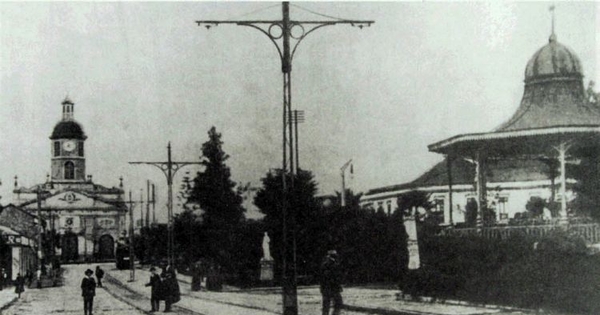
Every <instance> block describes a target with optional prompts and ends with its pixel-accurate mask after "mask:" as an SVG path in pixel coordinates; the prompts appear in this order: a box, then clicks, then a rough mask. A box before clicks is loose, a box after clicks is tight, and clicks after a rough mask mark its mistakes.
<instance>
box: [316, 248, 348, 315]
mask: <svg viewBox="0 0 600 315" xmlns="http://www.w3.org/2000/svg"><path fill="white" fill-rule="evenodd" d="M320 280H321V281H320V282H321V295H322V296H323V315H329V307H330V304H331V301H332V300H333V315H339V314H340V312H341V310H342V304H343V300H342V273H341V270H340V264H339V261H338V255H337V252H336V251H335V250H330V251H328V252H327V256H325V259H323V263H321V279H320Z"/></svg>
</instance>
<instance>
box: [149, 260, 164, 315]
mask: <svg viewBox="0 0 600 315" xmlns="http://www.w3.org/2000/svg"><path fill="white" fill-rule="evenodd" d="M150 272H152V275H151V276H150V282H148V283H146V286H147V287H152V291H151V295H150V304H152V310H151V311H150V312H158V311H159V308H160V300H161V299H163V298H162V297H161V292H160V290H161V287H162V280H161V279H160V276H159V275H158V272H157V271H156V268H154V267H152V268H150Z"/></svg>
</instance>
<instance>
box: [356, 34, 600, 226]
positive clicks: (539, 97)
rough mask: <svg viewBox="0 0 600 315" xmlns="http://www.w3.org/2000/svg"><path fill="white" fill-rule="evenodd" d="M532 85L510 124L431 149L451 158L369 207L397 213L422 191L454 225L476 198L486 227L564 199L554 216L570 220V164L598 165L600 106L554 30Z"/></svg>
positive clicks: (529, 74) (372, 199) (382, 192)
mask: <svg viewBox="0 0 600 315" xmlns="http://www.w3.org/2000/svg"><path fill="white" fill-rule="evenodd" d="M524 82H525V88H524V93H523V97H522V100H521V104H520V106H519V108H518V109H517V111H516V112H515V113H514V115H513V116H512V117H511V118H510V119H509V120H507V121H506V122H505V123H503V124H501V125H500V126H499V127H497V128H496V129H494V130H493V131H491V132H487V133H471V134H461V135H456V136H453V137H451V138H448V139H445V140H442V141H439V142H436V143H434V144H431V145H429V146H428V148H429V151H431V152H435V153H440V154H443V155H444V156H445V159H444V161H443V162H441V163H439V164H437V165H436V166H434V167H433V168H432V169H431V170H429V171H428V172H426V173H425V174H423V175H421V176H420V177H418V178H417V179H416V180H414V181H412V182H409V183H405V184H401V185H395V186H389V187H382V188H376V189H372V190H369V191H368V192H367V193H366V194H365V195H364V197H363V198H362V199H361V204H362V206H363V207H371V208H374V209H383V210H384V211H387V212H390V211H393V210H394V209H395V208H396V199H397V197H398V196H400V195H402V194H403V193H406V192H407V191H410V190H421V191H424V192H427V193H430V201H432V202H433V203H434V204H435V205H436V207H435V209H434V210H433V212H434V214H435V213H436V212H437V214H438V215H439V216H441V217H443V222H444V223H446V224H454V223H460V222H464V220H465V208H466V205H467V203H468V202H469V201H470V200H472V201H474V202H476V203H477V208H478V209H484V210H485V209H488V208H490V207H491V208H493V210H494V211H493V212H485V211H478V212H477V215H478V223H479V224H482V223H483V222H485V221H494V222H503V221H504V220H507V219H510V218H513V217H514V216H515V214H517V213H519V212H524V211H525V206H526V203H527V201H528V200H530V198H531V197H540V198H543V199H545V200H548V201H557V202H560V211H558V213H554V214H553V215H554V216H555V217H560V218H565V217H566V215H567V211H568V209H567V204H568V201H570V200H572V199H573V198H574V193H573V190H572V187H573V184H574V183H575V180H573V179H572V176H571V177H569V174H567V173H566V164H567V162H571V163H577V162H578V161H579V160H580V159H581V158H582V157H585V158H592V159H595V161H596V162H597V160H598V157H597V156H593V154H591V153H592V152H597V151H596V150H597V149H598V144H599V143H600V142H598V140H600V106H599V105H600V104H598V102H597V99H596V98H595V97H590V96H589V95H588V94H590V93H589V92H586V91H585V89H584V85H583V69H582V67H581V63H580V61H579V58H578V57H577V55H576V54H575V53H574V52H573V51H572V50H571V49H569V48H567V47H566V46H564V45H562V44H560V43H559V42H558V41H557V37H556V35H555V34H554V30H553V31H552V34H551V36H550V38H549V41H548V44H546V45H545V46H543V47H542V48H540V49H539V50H538V51H537V52H536V53H535V54H534V55H533V56H532V57H531V59H530V60H529V62H528V63H527V66H526V68H525V81H524ZM597 164H598V163H596V165H597ZM590 171H594V170H590ZM595 171H598V170H595ZM482 213H484V214H485V213H493V216H494V217H493V218H484V217H483V215H482Z"/></svg>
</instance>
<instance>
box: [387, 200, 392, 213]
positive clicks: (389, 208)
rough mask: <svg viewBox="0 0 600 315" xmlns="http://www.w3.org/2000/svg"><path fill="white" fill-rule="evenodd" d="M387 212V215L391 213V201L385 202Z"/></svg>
mask: <svg viewBox="0 0 600 315" xmlns="http://www.w3.org/2000/svg"><path fill="white" fill-rule="evenodd" d="M387 214H388V215H390V214H392V202H391V201H388V202H387Z"/></svg>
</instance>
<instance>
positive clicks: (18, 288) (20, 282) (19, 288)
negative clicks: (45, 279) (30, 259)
mask: <svg viewBox="0 0 600 315" xmlns="http://www.w3.org/2000/svg"><path fill="white" fill-rule="evenodd" d="M23 291H25V278H23V276H21V273H17V278H16V279H15V293H16V294H18V295H19V299H20V298H21V293H23Z"/></svg>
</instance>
